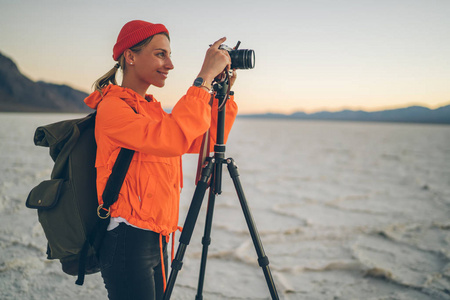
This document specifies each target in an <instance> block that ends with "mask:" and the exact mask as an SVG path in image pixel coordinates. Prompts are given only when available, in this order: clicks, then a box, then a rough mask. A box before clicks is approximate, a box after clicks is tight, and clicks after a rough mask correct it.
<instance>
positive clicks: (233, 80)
mask: <svg viewBox="0 0 450 300" xmlns="http://www.w3.org/2000/svg"><path fill="white" fill-rule="evenodd" d="M236 77H237V73H236V69H233V70H232V74H231V76H230V89H231V88H232V87H233V84H234V82H235V81H236Z"/></svg>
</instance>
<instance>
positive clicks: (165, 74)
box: [158, 71, 169, 78]
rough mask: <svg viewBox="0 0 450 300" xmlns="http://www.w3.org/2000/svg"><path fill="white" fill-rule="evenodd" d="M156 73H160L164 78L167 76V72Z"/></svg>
mask: <svg viewBox="0 0 450 300" xmlns="http://www.w3.org/2000/svg"><path fill="white" fill-rule="evenodd" d="M158 73H159V74H161V75H162V76H163V77H164V78H167V76H168V75H169V73H168V72H159V71H158Z"/></svg>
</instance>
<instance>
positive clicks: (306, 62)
mask: <svg viewBox="0 0 450 300" xmlns="http://www.w3.org/2000/svg"><path fill="white" fill-rule="evenodd" d="M449 16H450V0H373V1H371V0H309V1H304V0H290V1H288V0H278V1H273V0H272V1H266V0H260V1H255V0H252V1H246V0H230V1H203V0H196V1H187V0H185V1H182V0H165V1H150V0H145V1H144V0H127V1H125V0H122V1H117V0H108V1H103V0H102V1H96V0H88V1H87V0H79V1H75V0H73V1H68V0H40V1H36V0H23V1H21V0H0V52H1V53H2V54H3V55H6V56H8V57H10V58H11V59H12V60H13V61H14V62H15V63H16V64H17V65H18V67H19V69H20V71H21V72H22V73H24V74H25V75H26V76H28V77H29V78H30V79H32V80H35V81H38V80H43V81H47V82H51V83H56V84H67V85H70V86H72V87H74V88H77V89H80V90H82V91H85V92H88V93H90V92H92V84H93V82H94V81H95V80H96V79H98V78H99V77H100V76H102V75H103V74H104V73H106V72H107V71H108V70H109V69H111V68H112V67H113V66H114V63H115V62H114V61H113V59H112V48H113V46H114V44H115V42H116V39H117V35H118V33H119V31H120V29H121V28H122V26H123V25H124V24H125V23H126V22H128V21H131V20H145V21H149V22H152V23H162V24H164V25H165V26H166V27H167V28H168V30H169V32H170V36H171V49H172V61H173V63H174V65H175V69H174V70H172V71H171V72H170V73H169V78H168V79H167V80H166V85H165V87H164V88H156V87H150V89H149V90H148V93H150V94H153V95H154V96H155V97H156V99H158V100H159V101H160V102H162V104H163V106H164V107H166V108H171V107H172V106H173V105H174V104H175V103H176V102H177V101H178V99H179V98H180V97H182V96H183V94H184V93H185V92H186V90H187V89H188V88H189V86H190V85H192V82H193V81H194V79H195V78H196V76H197V74H198V72H199V71H200V68H201V65H202V62H203V58H204V55H205V52H206V50H207V48H208V46H209V45H210V44H212V43H213V42H214V41H216V40H218V39H219V38H221V37H223V36H226V37H227V42H226V44H228V45H229V46H234V45H235V44H236V43H237V41H241V46H240V49H253V50H254V51H255V55H256V65H255V68H254V69H249V70H238V78H237V81H236V83H235V85H234V87H233V90H234V91H235V95H236V96H235V99H236V101H237V102H238V105H239V108H240V112H241V113H262V112H276V113H292V112H295V111H306V112H315V111H320V110H328V111H338V110H341V109H362V110H366V111H375V110H380V109H388V108H398V107H405V106H409V105H422V106H426V107H429V108H432V109H433V108H437V107H439V106H442V105H447V104H450V18H449Z"/></svg>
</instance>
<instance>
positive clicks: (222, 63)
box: [198, 37, 231, 85]
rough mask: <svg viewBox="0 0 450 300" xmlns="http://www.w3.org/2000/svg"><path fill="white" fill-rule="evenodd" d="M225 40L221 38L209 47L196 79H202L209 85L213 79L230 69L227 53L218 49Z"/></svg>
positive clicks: (229, 59)
mask: <svg viewBox="0 0 450 300" xmlns="http://www.w3.org/2000/svg"><path fill="white" fill-rule="evenodd" d="M226 39H227V38H225V37H224V38H221V39H220V40H218V41H216V42H215V43H214V44H212V45H211V47H209V49H208V50H207V51H206V55H205V60H204V61H203V65H202V68H201V70H200V73H199V74H198V77H202V78H203V80H204V81H205V82H206V83H208V85H209V84H211V82H212V81H213V80H214V78H215V77H216V76H217V75H219V74H220V73H222V72H223V71H224V70H225V69H227V70H229V69H230V67H231V57H230V55H229V54H228V51H226V50H223V49H219V46H220V45H221V44H223V42H225V41H226Z"/></svg>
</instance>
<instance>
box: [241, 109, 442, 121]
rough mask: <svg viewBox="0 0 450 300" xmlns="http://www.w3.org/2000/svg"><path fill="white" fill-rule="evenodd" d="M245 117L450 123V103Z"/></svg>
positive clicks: (249, 116)
mask: <svg viewBox="0 0 450 300" xmlns="http://www.w3.org/2000/svg"><path fill="white" fill-rule="evenodd" d="M241 117H244V118H270V119H294V120H329V121H359V122H404V123H435V124H450V105H447V106H442V107H440V108H437V109H433V110H432V109H429V108H426V107H422V106H410V107H406V108H399V109H391V110H382V111H375V112H366V111H362V110H357V111H354V110H342V111H338V112H328V111H321V112H316V113H311V114H307V113H304V112H295V113H293V114H290V115H284V114H274V113H267V114H249V115H243V116H241Z"/></svg>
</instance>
